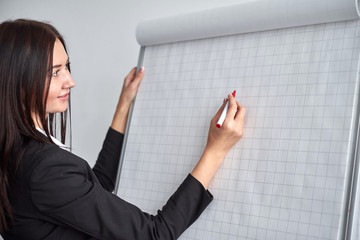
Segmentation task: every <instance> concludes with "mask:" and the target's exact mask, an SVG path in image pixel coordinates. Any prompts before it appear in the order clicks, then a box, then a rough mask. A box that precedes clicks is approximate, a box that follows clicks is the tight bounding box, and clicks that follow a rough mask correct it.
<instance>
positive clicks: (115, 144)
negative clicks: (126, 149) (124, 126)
mask: <svg viewBox="0 0 360 240" xmlns="http://www.w3.org/2000/svg"><path fill="white" fill-rule="evenodd" d="M123 140H124V135H123V134H122V133H119V132H117V131H115V130H114V129H112V128H109V130H108V132H107V134H106V137H105V140H104V142H103V146H102V149H101V151H100V153H99V156H98V159H97V161H96V163H95V165H94V167H93V171H94V173H95V175H96V176H97V178H98V179H99V182H100V183H101V185H102V186H103V187H104V188H105V189H106V190H107V191H109V192H112V191H114V188H115V181H116V175H117V170H118V166H119V160H120V154H121V148H122V144H123Z"/></svg>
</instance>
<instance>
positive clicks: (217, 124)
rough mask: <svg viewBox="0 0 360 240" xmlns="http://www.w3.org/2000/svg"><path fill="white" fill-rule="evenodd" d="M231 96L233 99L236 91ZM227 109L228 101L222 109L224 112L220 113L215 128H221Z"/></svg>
mask: <svg viewBox="0 0 360 240" xmlns="http://www.w3.org/2000/svg"><path fill="white" fill-rule="evenodd" d="M231 95H233V97H235V95H236V90H235V91H234V92H233V93H232V94H231ZM228 108H229V101H227V103H226V105H225V107H224V110H223V111H222V113H221V116H220V118H219V121H218V122H217V123H216V127H218V128H221V125H222V124H223V123H224V120H225V117H226V114H227V111H228Z"/></svg>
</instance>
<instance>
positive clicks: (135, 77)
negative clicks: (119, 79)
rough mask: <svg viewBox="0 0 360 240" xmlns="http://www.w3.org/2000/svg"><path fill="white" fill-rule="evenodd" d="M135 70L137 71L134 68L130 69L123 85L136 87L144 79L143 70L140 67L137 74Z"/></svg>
mask: <svg viewBox="0 0 360 240" xmlns="http://www.w3.org/2000/svg"><path fill="white" fill-rule="evenodd" d="M136 69H137V68H136V67H134V68H133V69H131V71H130V72H129V74H128V75H127V76H126V77H125V80H124V84H125V85H129V84H134V85H136V86H137V85H139V83H140V81H141V80H142V79H143V77H144V72H145V68H144V67H141V68H140V69H139V71H138V72H137V73H136Z"/></svg>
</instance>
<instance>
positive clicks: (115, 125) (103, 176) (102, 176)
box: [93, 67, 144, 192]
mask: <svg viewBox="0 0 360 240" xmlns="http://www.w3.org/2000/svg"><path fill="white" fill-rule="evenodd" d="M143 77H144V68H140V70H139V72H138V73H137V74H136V68H135V67H134V68H133V69H132V70H131V71H130V73H129V74H128V75H127V76H126V77H125V79H124V84H123V88H122V91H121V94H120V98H119V101H118V103H117V106H116V110H115V114H114V117H113V120H112V124H111V128H110V129H109V130H108V132H107V134H106V138H105V140H104V143H103V146H102V149H101V151H100V153H99V156H98V159H97V161H96V164H95V166H94V168H93V171H94V172H95V174H96V176H97V177H98V179H99V181H100V183H101V185H102V186H103V187H104V188H105V189H106V190H108V191H110V192H111V191H113V190H114V187H115V181H116V174H117V170H118V165H119V158H120V154H121V148H122V143H123V138H124V135H123V134H124V133H125V128H126V122H127V119H128V114H129V110H130V106H131V103H132V101H133V100H134V98H135V96H136V93H137V90H138V88H139V84H140V82H141V80H142V78H143Z"/></svg>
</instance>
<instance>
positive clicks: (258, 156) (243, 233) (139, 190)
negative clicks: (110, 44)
mask: <svg viewBox="0 0 360 240" xmlns="http://www.w3.org/2000/svg"><path fill="white" fill-rule="evenodd" d="M359 37H360V28H359V22H358V21H345V22H338V23H328V24H318V25H311V26H302V27H294V28H288V29H280V30H271V31H262V32H256V33H246V34H239V35H232V36H225V37H217V38H210V39H201V40H194V41H186V42H178V43H170V44H164V45H158V46H150V47H146V50H145V56H144V59H143V64H144V66H145V68H146V74H145V78H144V79H143V81H142V83H141V85H140V89H139V92H138V96H137V98H136V103H135V106H134V109H133V114H132V118H131V124H130V127H129V129H128V139H127V143H126V152H125V154H124V163H123V166H122V171H121V177H120V183H119V191H118V193H117V194H118V195H119V196H120V197H122V198H124V199H125V200H127V201H129V202H131V203H133V204H135V205H137V206H139V207H140V208H141V209H142V210H143V211H146V212H149V213H152V214H156V211H157V210H158V209H160V208H161V207H162V206H163V204H165V202H166V201H167V199H168V198H169V197H170V195H171V194H172V193H173V192H174V191H175V190H176V189H177V187H178V186H179V184H180V183H181V182H182V181H183V179H184V178H185V176H186V175H187V174H188V173H189V172H191V170H192V169H193V167H194V166H195V164H196V163H197V161H198V160H199V159H200V157H201V154H202V151H203V149H204V147H205V145H206V140H207V133H208V129H209V124H210V120H211V118H212V117H213V116H214V115H215V113H216V112H217V110H218V109H219V107H220V106H221V104H222V102H223V99H224V98H225V97H226V96H227V94H229V93H231V92H232V91H233V90H236V91H237V97H236V99H237V101H239V102H240V103H242V104H243V105H244V106H245V107H246V108H247V114H246V120H245V133H244V136H243V138H242V139H241V140H240V141H239V142H238V143H237V144H236V145H235V146H234V148H233V149H232V150H231V151H230V152H229V153H228V155H227V157H226V159H225V160H224V163H223V164H222V166H221V168H220V169H219V170H218V172H217V173H216V175H215V177H214V179H213V181H212V183H211V185H210V187H209V190H210V192H212V194H213V195H214V201H213V202H212V203H211V204H210V205H209V207H208V208H207V209H206V210H205V211H204V213H203V214H202V215H201V216H200V218H199V219H198V220H197V221H196V222H195V223H194V224H193V225H192V226H191V227H190V228H189V229H188V230H186V231H185V232H184V233H183V234H182V236H181V237H180V239H206V240H208V239H217V240H218V239H337V238H338V234H339V229H340V222H341V221H340V220H341V215H342V211H343V210H344V209H343V208H344V202H343V201H344V195H345V190H346V188H347V187H348V186H347V184H346V182H347V181H346V180H347V175H346V172H347V168H348V167H349V164H350V162H351V161H352V160H351V159H350V153H349V151H350V150H349V149H350V146H351V144H353V143H352V140H351V136H352V135H351V133H352V131H354V129H353V125H352V124H353V119H354V114H357V111H356V108H357V106H356V104H354V103H355V97H357V96H355V94H356V91H355V90H356V88H357V87H358V63H359V47H360V38H359Z"/></svg>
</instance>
